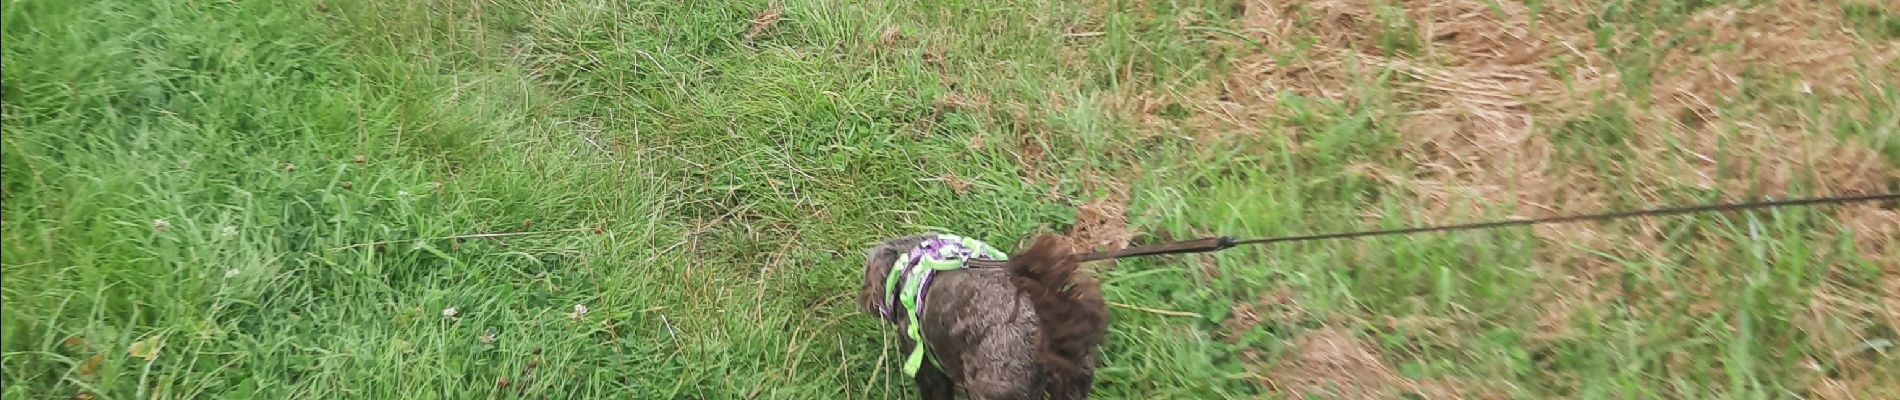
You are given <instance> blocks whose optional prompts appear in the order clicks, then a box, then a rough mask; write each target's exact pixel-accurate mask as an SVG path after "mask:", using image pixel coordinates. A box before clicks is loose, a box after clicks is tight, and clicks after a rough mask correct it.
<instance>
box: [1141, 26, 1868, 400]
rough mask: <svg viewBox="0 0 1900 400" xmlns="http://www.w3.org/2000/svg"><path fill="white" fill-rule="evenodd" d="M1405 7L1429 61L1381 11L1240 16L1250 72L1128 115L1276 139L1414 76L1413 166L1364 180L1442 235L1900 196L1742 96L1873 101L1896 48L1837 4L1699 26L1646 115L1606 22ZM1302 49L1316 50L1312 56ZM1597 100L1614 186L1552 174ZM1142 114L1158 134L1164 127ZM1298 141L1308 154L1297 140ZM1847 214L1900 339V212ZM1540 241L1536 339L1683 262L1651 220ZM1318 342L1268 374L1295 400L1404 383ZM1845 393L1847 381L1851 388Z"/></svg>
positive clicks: (1784, 114)
mask: <svg viewBox="0 0 1900 400" xmlns="http://www.w3.org/2000/svg"><path fill="white" fill-rule="evenodd" d="M1398 4H1399V5H1400V6H1401V7H1402V8H1403V9H1404V11H1405V12H1406V15H1407V17H1408V18H1410V19H1411V20H1412V21H1413V22H1414V23H1415V24H1417V27H1418V29H1419V31H1420V32H1419V34H1420V36H1421V38H1422V39H1423V43H1424V44H1425V46H1424V48H1423V49H1422V52H1421V53H1422V54H1417V55H1416V57H1410V58H1406V57H1389V56H1381V55H1377V53H1376V52H1375V51H1372V50H1371V49H1368V48H1366V47H1365V46H1366V44H1367V43H1369V42H1370V40H1369V39H1368V38H1370V37H1371V36H1372V35H1375V34H1377V31H1376V30H1377V29H1379V27H1377V26H1375V23H1373V22H1371V18H1372V15H1373V9H1372V7H1373V6H1372V3H1370V2H1369V1H1364V0H1324V1H1318V2H1292V1H1285V0H1250V1H1245V2H1243V4H1242V6H1243V15H1242V17H1241V21H1240V22H1241V23H1242V27H1243V30H1242V32H1241V33H1243V34H1244V35H1246V36H1248V37H1249V38H1251V39H1253V40H1255V41H1257V42H1259V43H1261V44H1264V47H1265V49H1264V50H1261V51H1258V52H1256V53H1253V54H1249V55H1243V56H1241V57H1240V59H1239V60H1238V61H1237V62H1236V63H1235V64H1234V65H1235V68H1234V69H1233V70H1232V72H1230V73H1229V74H1228V75H1227V76H1225V77H1224V78H1222V79H1218V80H1215V81H1213V82H1211V83H1210V84H1208V85H1205V86H1202V87H1196V88H1190V89H1187V90H1185V91H1183V92H1169V93H1153V94H1140V95H1138V101H1134V102H1131V103H1132V104H1133V105H1134V106H1133V107H1131V108H1132V109H1133V111H1135V114H1136V115H1142V116H1148V115H1151V114H1152V112H1153V110H1154V109H1155V104H1160V103H1166V102H1168V101H1174V102H1178V103H1179V104H1181V105H1182V106H1183V107H1185V108H1187V109H1189V110H1191V111H1193V114H1192V116H1190V118H1188V119H1187V120H1186V121H1185V122H1183V123H1182V125H1183V126H1181V127H1183V128H1188V129H1191V130H1195V131H1197V132H1196V133H1195V134H1196V135H1200V136H1202V137H1206V136H1210V135H1224V134H1228V133H1227V132H1236V131H1238V132H1263V131H1264V130H1263V129H1261V127H1263V126H1271V125H1272V124H1270V123H1266V121H1270V120H1272V119H1275V118H1283V117H1284V116H1285V115H1284V113H1285V110H1284V109H1282V107H1281V105H1280V104H1278V96H1280V95H1281V94H1283V93H1291V94H1297V95H1300V96H1306V97H1313V98H1322V99H1329V100H1333V101H1337V102H1338V103H1339V104H1347V105H1351V104H1355V102H1356V101H1358V99H1356V98H1355V96H1358V95H1360V93H1356V92H1355V91H1354V89H1353V88H1354V84H1353V83H1354V82H1355V81H1360V80H1363V79H1366V78H1367V73H1366V71H1370V70H1374V69H1382V70H1389V71H1392V72H1396V73H1399V74H1403V75H1404V76H1405V77H1406V78H1409V79H1404V80H1398V81H1395V82H1396V83H1395V87H1396V90H1397V91H1398V92H1400V94H1401V95H1402V99H1403V102H1404V103H1405V104H1406V106H1407V107H1406V108H1408V111H1407V113H1406V114H1405V115H1403V116H1401V117H1400V118H1399V119H1400V124H1399V126H1398V127H1397V129H1398V131H1399V132H1400V133H1401V137H1402V138H1403V140H1404V141H1405V143H1404V144H1403V146H1402V153H1403V157H1405V158H1406V159H1407V160H1408V161H1410V166H1411V168H1410V170H1391V169H1389V168H1383V167H1379V166H1372V165H1366V166H1360V167H1358V168H1356V169H1357V170H1358V172H1360V173H1362V174H1364V175H1367V176H1370V177H1372V178H1374V179H1376V180H1379V181H1381V182H1384V183H1386V184H1387V185H1390V186H1394V187H1399V188H1403V189H1404V190H1406V191H1408V192H1410V193H1412V194H1414V195H1416V196H1417V197H1418V198H1419V200H1420V201H1419V203H1418V204H1417V205H1416V208H1415V211H1414V212H1417V213H1419V214H1420V215H1421V216H1423V217H1424V219H1426V220H1429V221H1434V222H1458V221H1463V220H1468V219H1471V218H1476V217H1478V216H1481V215H1484V213H1485V212H1487V211H1489V210H1496V209H1497V208H1498V207H1500V206H1502V207H1504V208H1508V209H1511V210H1515V211H1514V212H1515V213H1516V214H1517V215H1519V216H1526V217H1533V216H1548V215H1555V214H1564V213H1583V212H1593V211H1599V210H1604V209H1605V208H1606V207H1607V205H1608V204H1610V203H1611V202H1612V200H1614V199H1617V198H1618V197H1621V196H1629V197H1633V199H1630V200H1635V201H1638V202H1643V203H1649V204H1669V203H1675V202H1679V201H1682V199H1680V198H1676V197H1672V195H1671V194H1670V193H1673V190H1671V189H1673V188H1685V187H1686V188H1696V189H1703V190H1712V191H1720V192H1722V193H1729V194H1731V196H1730V197H1734V199H1735V200H1740V199H1742V198H1752V197H1760V196H1775V197H1786V196H1791V195H1798V194H1805V193H1867V192H1880V191H1886V190H1890V189H1889V188H1888V186H1890V185H1891V184H1892V183H1891V182H1892V177H1894V176H1900V170H1896V169H1895V168H1894V167H1892V165H1891V163H1890V162H1887V161H1886V160H1883V158H1882V155H1881V154H1880V153H1878V152H1876V151H1873V150H1871V149H1869V148H1867V147H1866V146H1864V145H1862V144H1859V143H1857V142H1853V141H1848V140H1842V139H1840V138H1837V137H1834V136H1833V135H1828V134H1824V133H1820V132H1817V130H1819V129H1825V128H1824V127H1822V125H1823V124H1820V123H1816V122H1815V121H1810V120H1808V118H1809V117H1810V116H1806V115H1802V114H1801V112H1800V110H1796V109H1794V108H1793V107H1789V106H1787V105H1785V104H1775V103H1772V102H1767V101H1764V100H1761V99H1751V98H1743V97H1741V94H1742V93H1741V89H1742V87H1743V86H1742V85H1744V84H1745V83H1746V82H1747V80H1748V79H1758V80H1759V79H1765V78H1763V77H1768V78H1766V79H1775V77H1795V79H1796V80H1798V82H1797V86H1798V90H1799V91H1800V92H1801V93H1802V94H1803V95H1811V96H1817V97H1819V98H1822V99H1827V100H1824V101H1845V102H1854V101H1860V102H1865V100H1864V97H1866V96H1867V93H1868V90H1869V87H1870V86H1871V85H1870V84H1869V83H1868V82H1866V81H1865V80H1864V79H1865V76H1864V75H1863V71H1867V70H1870V69H1871V70H1874V71H1895V70H1900V68H1896V60H1900V41H1892V40H1888V41H1884V42H1867V41H1864V40H1862V39H1861V38H1860V37H1858V36H1855V35H1853V34H1851V33H1850V32H1849V31H1848V30H1847V29H1845V28H1844V22H1843V21H1841V19H1840V15H1839V13H1838V12H1837V11H1838V10H1830V9H1829V8H1828V7H1829V6H1830V5H1829V4H1826V3H1810V2H1777V3H1775V4H1773V5H1769V6H1765V7H1758V8H1746V9H1745V8H1741V7H1737V6H1733V5H1720V6H1714V7H1710V8H1707V9H1703V10H1700V11H1697V12H1695V13H1694V14H1693V15H1691V16H1690V18H1688V20H1687V21H1685V26H1684V27H1682V28H1681V29H1675V30H1676V31H1678V32H1699V33H1697V34H1699V35H1704V36H1699V37H1696V38H1689V39H1690V40H1691V41H1692V42H1695V43H1699V44H1701V46H1680V47H1677V48H1671V49H1666V50H1665V51H1664V52H1663V53H1662V54H1660V56H1659V58H1657V59H1656V66H1655V68H1654V71H1655V72H1654V74H1653V75H1652V76H1651V77H1649V79H1648V80H1647V82H1648V87H1646V88H1645V89H1647V90H1646V93H1648V94H1649V96H1648V98H1642V99H1632V98H1629V95H1628V94H1627V93H1624V92H1623V90H1622V89H1623V88H1624V87H1625V82H1624V80H1625V79H1626V78H1627V77H1625V76H1622V75H1621V73H1622V71H1621V70H1620V69H1619V68H1617V66H1616V65H1615V64H1614V63H1613V62H1612V61H1611V60H1610V59H1609V58H1608V57H1607V56H1606V55H1605V54H1606V53H1615V51H1603V50H1601V49H1597V48H1595V46H1596V41H1595V37H1594V35H1593V34H1592V32H1591V31H1590V29H1589V28H1587V27H1586V21H1587V19H1588V18H1589V17H1590V15H1592V14H1593V13H1592V12H1591V11H1590V10H1591V9H1592V6H1591V5H1589V4H1584V3H1582V2H1575V1H1563V0H1559V1H1554V2H1550V3H1548V4H1547V7H1548V8H1549V9H1547V10H1544V11H1543V12H1542V13H1541V14H1540V15H1539V16H1538V17H1537V19H1536V20H1535V21H1533V19H1532V16H1531V12H1530V11H1529V10H1528V9H1526V8H1525V6H1524V5H1523V4H1521V3H1515V2H1497V3H1494V2H1484V1H1480V0H1450V1H1426V0H1407V1H1401V2H1399V3H1398ZM1302 18H1307V19H1308V20H1306V21H1304V22H1302ZM1659 34H1662V35H1667V34H1668V33H1659ZM1617 35H1620V36H1617V37H1614V38H1613V39H1612V40H1611V42H1627V41H1629V40H1631V39H1632V38H1630V37H1628V36H1629V35H1630V34H1629V33H1627V32H1624V33H1618V34H1617ZM1307 36H1313V37H1317V38H1318V40H1317V42H1316V43H1304V44H1303V43H1300V41H1301V40H1303V39H1302V38H1304V37H1307ZM1653 39H1655V40H1656V41H1658V42H1660V41H1664V40H1667V39H1670V38H1669V37H1666V36H1663V37H1656V38H1653ZM1725 45H1732V46H1725ZM1289 55H1291V56H1289ZM1744 72H1748V73H1749V74H1750V77H1746V78H1745V77H1744V76H1743V75H1744ZM1758 85H1759V84H1758ZM1163 98H1166V99H1167V100H1161V99H1163ZM1600 104H1607V105H1610V106H1613V107H1618V112H1623V113H1626V114H1627V116H1628V119H1629V121H1630V123H1631V125H1632V126H1631V128H1632V132H1629V133H1630V134H1631V135H1632V137H1629V138H1626V142H1625V143H1624V145H1627V146H1628V147H1629V149H1628V150H1629V152H1628V154H1627V157H1623V158H1622V159H1620V160H1618V161H1617V164H1618V165H1617V168H1615V169H1614V170H1610V171H1605V170H1598V169H1593V168H1588V167H1587V166H1579V165H1574V163H1564V162H1559V161H1557V160H1555V155H1556V153H1557V149H1556V145H1555V144H1554V143H1553V141H1552V138H1553V135H1554V134H1555V132H1554V129H1553V127H1555V126H1557V125H1558V124H1559V123H1561V122H1563V121H1569V120H1573V119H1576V118H1578V117H1580V116H1583V115H1584V114H1585V113H1588V112H1591V110H1593V109H1595V107H1594V106H1596V105H1600ZM1143 118H1144V119H1143V120H1142V121H1141V122H1142V125H1144V126H1154V125H1164V124H1166V122H1163V121H1159V120H1158V119H1155V118H1147V117H1143ZM1265 133H1266V134H1280V133H1278V132H1265ZM1284 134H1285V135H1287V136H1288V138H1289V140H1291V141H1293V142H1295V143H1297V140H1298V138H1297V137H1298V133H1297V132H1286V133H1284ZM1204 142H1214V141H1204ZM1294 148H1296V149H1297V146H1294ZM1611 174H1615V175H1611ZM1612 182H1615V183H1616V186H1612ZM1836 215H1837V217H1839V218H1840V220H1841V221H1842V223H1843V225H1844V227H1845V229H1846V230H1847V231H1850V232H1852V233H1853V234H1854V237H1855V239H1856V246H1857V249H1859V251H1860V255H1861V256H1862V257H1863V258H1865V259H1868V260H1870V261H1873V262H1875V263H1878V265H1881V266H1882V268H1884V269H1885V271H1886V272H1887V273H1886V274H1884V275H1883V276H1884V277H1883V278H1882V279H1883V280H1885V282H1882V287H1883V289H1882V291H1881V292H1882V294H1883V295H1884V297H1883V298H1884V299H1887V300H1884V303H1885V304H1882V305H1884V306H1885V307H1884V310H1888V311H1886V312H1885V313H1884V314H1885V315H1884V316H1883V318H1886V319H1887V321H1888V325H1889V326H1900V324H1895V322H1896V321H1900V317H1895V313H1896V312H1900V311H1892V310H1900V260H1897V259H1900V244H1895V241H1896V240H1897V239H1895V238H1900V212H1896V211H1894V210H1884V209H1880V208H1877V207H1872V206H1866V207H1848V208H1844V209H1842V210H1841V211H1839V212H1838V213H1837V214H1836ZM1533 235H1534V236H1535V237H1537V238H1538V239H1540V240H1541V241H1543V242H1544V243H1545V244H1546V245H1544V246H1539V249H1538V254H1537V255H1536V256H1535V258H1536V259H1538V260H1539V263H1540V264H1543V265H1550V266H1554V267H1556V268H1555V269H1554V270H1552V271H1551V273H1550V274H1548V275H1546V276H1545V277H1544V278H1543V279H1541V282H1540V283H1539V284H1540V285H1543V286H1545V287H1544V288H1543V289H1542V290H1539V291H1537V293H1536V294H1534V296H1537V300H1536V301H1534V303H1535V304H1536V305H1534V306H1531V307H1533V308H1536V309H1537V312H1538V313H1537V315H1538V316H1537V321H1536V331H1535V332H1533V342H1539V343H1552V342H1554V341H1557V340H1562V339H1567V338H1571V337H1574V335H1575V332H1574V331H1573V328H1572V326H1573V325H1574V324H1575V323H1576V322H1575V321H1574V319H1575V316H1576V313H1577V312H1579V311H1580V310H1584V309H1592V308H1597V307H1600V306H1601V305H1603V304H1608V303H1609V302H1610V301H1612V300H1613V299H1615V298H1616V296H1626V295H1630V294H1627V293H1616V291H1614V290H1608V289H1605V288H1606V287H1614V286H1615V285H1605V284H1603V282H1607V281H1608V280H1612V279H1615V278H1616V277H1617V276H1618V275H1619V274H1621V273H1622V269H1623V268H1622V267H1621V266H1619V265H1617V264H1616V262H1615V261H1614V259H1613V258H1624V259H1657V258H1661V257H1664V256H1666V255H1667V254H1668V252H1669V251H1668V250H1667V249H1666V248H1664V245H1663V244H1661V243H1659V241H1660V240H1661V239H1660V238H1661V237H1662V236H1663V234H1662V224H1660V223H1658V222H1657V221H1649V220H1638V221H1628V222H1625V223H1618V224H1616V225H1614V227H1611V226H1606V225H1604V224H1595V223H1584V224H1571V225H1564V226H1561V227H1537V228H1534V229H1533ZM1697 240H1698V241H1697V243H1695V244H1694V245H1695V246H1697V247H1698V248H1706V249H1708V250H1709V251H1710V252H1711V253H1710V254H1717V253H1719V250H1721V249H1724V248H1729V247H1731V246H1732V243H1727V242H1726V240H1725V239H1720V238H1708V239H1697ZM1600 253H1607V254H1608V255H1609V256H1610V257H1613V258H1608V257H1605V256H1604V255H1600ZM1644 273H1655V271H1648V272H1644ZM1691 275H1695V274H1691ZM1650 278H1652V279H1655V280H1662V279H1666V278H1664V277H1660V276H1657V277H1650ZM1680 278H1685V279H1689V280H1692V282H1686V283H1687V284H1686V285H1684V288H1685V289H1684V291H1682V292H1669V293H1658V294H1657V295H1660V296H1663V297H1662V301H1664V302H1668V303H1677V302H1687V303H1689V304H1688V310H1689V311H1690V312H1692V313H1697V314H1711V313H1715V312H1718V311H1719V310H1720V309H1721V304H1720V303H1718V302H1716V301H1715V300H1713V299H1715V298H1716V297H1717V296H1715V295H1714V293H1713V291H1714V290H1715V287H1716V286H1717V285H1719V282H1723V281H1724V279H1725V278H1723V277H1719V276H1686V277H1680ZM1258 308H1259V306H1258V305H1254V304H1251V303H1249V304H1243V305H1241V306H1237V308H1236V309H1235V313H1234V314H1235V316H1234V318H1232V319H1230V321H1228V322H1224V323H1223V330H1225V331H1229V332H1241V331H1244V330H1245V329H1247V328H1250V327H1252V326H1253V325H1255V324H1258V323H1259V321H1260V320H1261V319H1262V318H1264V317H1263V316H1262V314H1263V313H1262V311H1260V310H1259V309H1258ZM1648 311H1649V310H1633V312H1637V313H1639V314H1640V313H1644V312H1648ZM1823 311H1825V312H1826V313H1829V314H1824V315H1822V316H1819V317H1816V318H1819V319H1827V318H1846V317H1847V316H1845V315H1840V314H1832V313H1834V312H1837V311H1826V310H1823ZM1307 336H1310V337H1302V338H1301V339H1299V340H1298V343H1296V344H1295V348H1296V349H1307V350H1311V351H1310V353H1311V355H1310V356H1309V355H1299V354H1308V353H1309V351H1296V353H1297V354H1296V355H1295V356H1293V357H1292V358H1291V359H1289V360H1282V362H1280V363H1278V364H1276V365H1274V366H1273V367H1272V368H1271V369H1270V372H1269V375H1270V376H1269V377H1268V379H1267V381H1268V385H1269V387H1273V388H1276V390H1277V391H1281V392H1283V393H1289V394H1295V395H1297V394H1299V393H1303V392H1304V391H1305V390H1308V389H1317V388H1322V387H1334V388H1336V389H1333V390H1345V391H1346V392H1348V393H1369V394H1370V395H1371V396H1375V397H1376V396H1378V395H1380V393H1381V392H1380V391H1381V390H1385V392H1383V393H1386V394H1390V393H1391V392H1390V390H1389V389H1375V388H1379V387H1393V386H1398V385H1400V384H1403V383H1405V382H1404V380H1401V379H1397V378H1396V377H1394V376H1393V375H1392V374H1391V373H1390V371H1389V368H1386V367H1385V366H1384V365H1383V364H1380V363H1378V362H1377V358H1376V357H1371V356H1370V350H1366V349H1365V348H1364V346H1362V344H1360V343H1356V340H1354V339H1352V338H1351V337H1350V336H1351V335H1350V334H1347V333H1345V332H1343V331H1337V330H1331V331H1316V332H1313V333H1309V334H1308V335H1307ZM1355 347H1358V349H1356V350H1355V349H1354V348H1355ZM1309 348H1310V349H1309ZM1308 371H1313V372H1308ZM1329 377H1330V378H1329ZM1849 378H1851V377H1849ZM1328 379H1333V380H1328ZM1338 379H1349V380H1351V382H1340V381H1337V380H1338ZM1843 379H1846V378H1843ZM1835 383H1837V384H1838V385H1835V386H1839V385H1852V384H1853V380H1852V379H1846V380H1837V382H1835ZM1821 386H1826V385H1821ZM1335 393H1336V394H1344V395H1345V396H1346V397H1354V396H1356V395H1353V394H1345V393H1338V392H1335ZM1817 393H1818V392H1817ZM1819 397H1826V396H1819Z"/></svg>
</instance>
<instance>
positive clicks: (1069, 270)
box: [1006, 235, 1108, 399]
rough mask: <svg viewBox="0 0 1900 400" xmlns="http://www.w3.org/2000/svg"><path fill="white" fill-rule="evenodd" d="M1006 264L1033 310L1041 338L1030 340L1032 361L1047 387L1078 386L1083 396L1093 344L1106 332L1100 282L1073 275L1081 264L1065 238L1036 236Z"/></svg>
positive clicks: (1090, 380) (1059, 395)
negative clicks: (1033, 349) (1044, 376)
mask: <svg viewBox="0 0 1900 400" xmlns="http://www.w3.org/2000/svg"><path fill="white" fill-rule="evenodd" d="M1007 265H1008V266H1007V267H1006V269H1007V270H1009V272H1010V274H1011V275H1013V277H1012V278H1011V279H1010V282H1011V283H1013V284H1015V285H1016V288H1017V289H1018V290H1021V291H1022V292H1023V293H1024V294H1025V295H1027V296H1028V297H1029V300H1030V302H1031V303H1032V304H1034V306H1035V308H1036V314H1037V315H1039V316H1041V318H1039V319H1038V324H1037V325H1038V328H1039V329H1041V333H1042V335H1041V340H1038V341H1037V342H1036V361H1037V362H1038V363H1040V364H1042V367H1043V369H1044V370H1045V371H1046V372H1047V373H1048V374H1049V376H1050V378H1051V382H1050V387H1051V388H1071V389H1069V390H1074V389H1073V388H1075V387H1077V386H1079V387H1080V388H1081V389H1080V390H1081V391H1082V392H1081V393H1082V394H1081V395H1080V396H1084V397H1085V396H1086V395H1087V387H1088V386H1089V385H1090V384H1092V383H1093V376H1094V365H1093V364H1094V355H1093V352H1094V350H1095V346H1097V345H1100V344H1102V338H1103V335H1104V334H1105V333H1107V331H1108V303H1107V302H1105V301H1103V300H1102V288H1101V285H1100V284H1098V283H1096V282H1095V280H1093V279H1088V278H1087V277H1086V276H1082V275H1078V274H1076V269H1077V268H1079V267H1081V265H1082V262H1081V260H1080V259H1078V258H1076V256H1075V252H1074V250H1073V248H1071V247H1070V246H1069V243H1068V241H1067V240H1064V239H1062V238H1061V237H1059V236H1055V235H1042V236H1038V237H1036V240H1035V242H1034V243H1032V244H1030V245H1029V249H1028V250H1024V251H1023V252H1022V254H1018V255H1016V256H1014V257H1010V259H1009V263H1008V264H1007ZM1066 394H1067V393H1055V391H1053V390H1052V391H1051V393H1050V397H1051V398H1056V399H1062V398H1068V397H1067V396H1065V395H1066Z"/></svg>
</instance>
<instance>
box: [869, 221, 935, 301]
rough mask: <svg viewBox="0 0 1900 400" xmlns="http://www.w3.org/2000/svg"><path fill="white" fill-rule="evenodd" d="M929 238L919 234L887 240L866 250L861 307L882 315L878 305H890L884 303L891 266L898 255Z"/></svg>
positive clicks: (895, 261)
mask: <svg viewBox="0 0 1900 400" xmlns="http://www.w3.org/2000/svg"><path fill="white" fill-rule="evenodd" d="M927 238H929V236H927V235H918V236H905V237H899V238H895V239H890V240H885V241H884V242H883V243H878V244H877V246H873V247H871V250H869V251H866V252H864V282H863V284H864V286H863V287H860V288H858V307H859V308H860V309H862V310H864V312H866V313H870V314H871V315H876V316H879V317H882V316H881V315H879V313H878V306H889V305H885V304H884V301H885V300H884V299H885V297H886V296H887V295H886V294H885V293H884V282H885V280H886V279H888V278H889V277H890V276H891V266H892V265H893V264H896V263H897V258H898V257H900V256H902V255H903V254H904V253H907V252H910V249H911V248H914V247H917V244H918V243H923V242H924V240H925V239H927Z"/></svg>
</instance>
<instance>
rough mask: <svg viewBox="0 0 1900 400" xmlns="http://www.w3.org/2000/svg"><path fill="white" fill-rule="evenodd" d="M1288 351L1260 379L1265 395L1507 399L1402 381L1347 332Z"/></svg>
mask: <svg viewBox="0 0 1900 400" xmlns="http://www.w3.org/2000/svg"><path fill="white" fill-rule="evenodd" d="M1288 349H1289V350H1288V352H1289V353H1290V354H1286V355H1284V356H1282V357H1280V359H1279V360H1277V361H1275V362H1273V363H1272V364H1271V365H1270V366H1268V367H1267V369H1266V371H1265V374H1264V375H1262V376H1261V380H1262V381H1263V382H1262V384H1263V385H1265V386H1266V387H1267V390H1268V391H1270V392H1273V393H1275V394H1278V395H1281V396H1287V397H1290V398H1301V397H1304V396H1311V395H1319V396H1322V397H1324V398H1337V399H1392V398H1402V397H1401V396H1407V395H1411V396H1417V397H1420V398H1425V399H1494V398H1497V399H1501V398H1508V396H1505V395H1503V394H1501V393H1499V392H1496V391H1492V390H1489V388H1487V387H1486V385H1483V384H1480V383H1476V382H1470V381H1453V380H1419V379H1410V378H1405V377H1402V376H1400V375H1399V373H1398V371H1397V370H1395V369H1393V368H1392V366H1391V365H1389V364H1387V363H1386V362H1385V360H1383V359H1381V358H1380V357H1379V355H1378V353H1377V352H1376V351H1375V350H1374V349H1376V347H1374V346H1373V345H1372V344H1370V343H1366V342H1365V340H1363V339H1360V338H1358V337H1357V336H1356V335H1354V334H1353V333H1352V332H1351V331H1347V330H1344V329H1340V328H1322V329H1318V330H1313V331H1307V332H1305V333H1303V334H1301V335H1300V336H1298V337H1296V338H1294V339H1293V342H1292V343H1291V344H1290V345H1289V346H1288ZM1247 357H1252V358H1258V357H1259V355H1258V354H1250V355H1247ZM1254 361H1255V362H1264V361H1265V360H1259V359H1256V360H1254Z"/></svg>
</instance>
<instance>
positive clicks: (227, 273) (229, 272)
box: [224, 268, 238, 279]
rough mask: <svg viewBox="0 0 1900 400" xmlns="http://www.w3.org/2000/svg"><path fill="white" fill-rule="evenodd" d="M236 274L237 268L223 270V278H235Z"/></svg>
mask: <svg viewBox="0 0 1900 400" xmlns="http://www.w3.org/2000/svg"><path fill="white" fill-rule="evenodd" d="M237 276H238V270H237V268H232V269H227V270H224V279H231V278H236V277H237Z"/></svg>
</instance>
